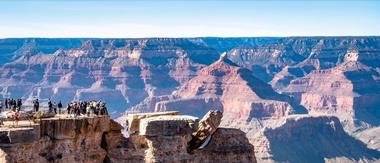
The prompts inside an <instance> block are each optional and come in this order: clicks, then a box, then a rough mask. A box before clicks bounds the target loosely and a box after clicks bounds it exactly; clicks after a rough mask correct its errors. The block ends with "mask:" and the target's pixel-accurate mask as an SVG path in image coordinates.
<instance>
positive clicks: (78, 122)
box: [0, 115, 256, 163]
mask: <svg viewBox="0 0 380 163" xmlns="http://www.w3.org/2000/svg"><path fill="white" fill-rule="evenodd" d="M197 122H198V119H197V118H196V117H190V116H180V115H166V116H164V115H158V116H156V117H150V118H148V117H147V118H142V119H141V123H140V125H139V130H140V131H141V132H139V133H138V134H132V135H131V136H130V137H128V138H126V137H124V136H123V134H122V130H123V128H122V127H121V125H120V124H118V123H117V122H115V121H113V120H111V119H109V117H95V118H78V119H73V118H68V119H58V118H50V119H43V120H42V121H41V124H40V125H33V126H31V127H22V128H11V129H6V128H1V130H0V137H1V143H0V161H1V162H4V163H5V162H19V163H23V162H25V163H26V162H41V163H43V162H94V163H95V162H96V163H97V162H152V163H153V162H189V163H190V162H210V163H212V162H246V163H251V162H256V160H255V157H254V153H253V151H254V148H253V146H252V145H251V144H249V142H248V139H247V138H246V136H245V133H244V132H242V131H239V130H237V129H229V128H219V129H217V131H216V132H215V133H214V136H213V139H212V140H211V141H210V143H209V144H208V145H207V146H206V147H205V148H203V149H199V150H195V151H194V153H192V154H189V153H188V152H187V147H188V142H189V141H190V140H191V139H192V132H194V131H196V130H197V126H196V125H194V124H196V123H197Z"/></svg>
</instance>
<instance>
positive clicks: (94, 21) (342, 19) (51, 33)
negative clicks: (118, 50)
mask: <svg viewBox="0 0 380 163" xmlns="http://www.w3.org/2000/svg"><path fill="white" fill-rule="evenodd" d="M367 35H372V36H373V35H376V36H379V35H380V1H376V0H357V1H355V0H351V1H344V0H335V1H334V0H333V1H329V0H311V1H310V0H282V1H278V0H267V1H265V0H219V1H218V0H203V1H201V0H195V1H194V0H140V1H138V0H125V1H123V0H108V1H106V0H104V1H101V0H66V1H63V0H50V1H49V0H2V1H0V38H16V37H17V38H19V37H49V38H53V37H70V38H73V37H87V38H88V37H94V38H95V37H99V38H141V37H205V36H215V37H258V36H367Z"/></svg>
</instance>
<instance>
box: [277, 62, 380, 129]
mask: <svg viewBox="0 0 380 163" xmlns="http://www.w3.org/2000/svg"><path fill="white" fill-rule="evenodd" d="M379 79H380V74H379V73H378V72H376V71H375V70H373V69H372V68H370V67H368V66H366V65H364V64H362V63H360V62H357V61H345V62H344V63H342V64H341V65H339V66H337V67H334V68H331V69H327V70H320V71H314V72H312V73H310V74H308V75H307V76H305V77H303V78H298V79H295V80H292V81H291V82H290V85H289V86H288V87H287V88H286V89H283V91H284V92H286V93H289V94H292V95H293V96H295V97H296V99H298V100H299V102H300V103H301V104H302V105H304V106H305V107H306V108H308V110H309V111H310V112H311V113H325V114H333V115H336V116H338V117H339V118H340V119H341V121H342V122H344V123H345V125H346V127H347V129H348V130H355V128H368V127H374V126H378V125H379V124H380V119H379V117H378V115H379V113H380V112H379V111H378V109H377V107H378V106H379V105H380V80H379Z"/></svg>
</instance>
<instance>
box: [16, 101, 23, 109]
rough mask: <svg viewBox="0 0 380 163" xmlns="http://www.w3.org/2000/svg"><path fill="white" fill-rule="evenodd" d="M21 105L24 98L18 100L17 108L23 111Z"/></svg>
mask: <svg viewBox="0 0 380 163" xmlns="http://www.w3.org/2000/svg"><path fill="white" fill-rule="evenodd" d="M21 106H22V100H21V99H18V100H17V108H18V109H19V111H21Z"/></svg>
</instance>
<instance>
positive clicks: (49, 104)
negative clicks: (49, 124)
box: [48, 98, 53, 113]
mask: <svg viewBox="0 0 380 163" xmlns="http://www.w3.org/2000/svg"><path fill="white" fill-rule="evenodd" d="M48 107H49V113H51V112H53V103H51V100H50V98H49V100H48Z"/></svg>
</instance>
